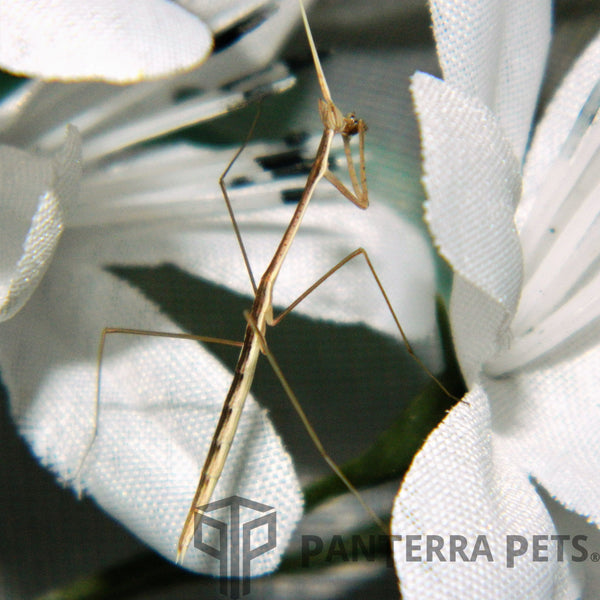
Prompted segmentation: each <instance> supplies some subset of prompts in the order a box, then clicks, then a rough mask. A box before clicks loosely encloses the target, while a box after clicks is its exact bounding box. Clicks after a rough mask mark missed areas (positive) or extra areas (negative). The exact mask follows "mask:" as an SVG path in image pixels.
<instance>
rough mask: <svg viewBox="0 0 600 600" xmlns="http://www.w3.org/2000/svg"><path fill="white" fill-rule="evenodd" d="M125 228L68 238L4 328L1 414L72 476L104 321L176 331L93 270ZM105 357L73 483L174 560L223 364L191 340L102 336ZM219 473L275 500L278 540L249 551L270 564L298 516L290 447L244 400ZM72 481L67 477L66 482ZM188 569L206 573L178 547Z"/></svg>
mask: <svg viewBox="0 0 600 600" xmlns="http://www.w3.org/2000/svg"><path fill="white" fill-rule="evenodd" d="M127 244H128V241H127V236H124V237H122V238H120V239H119V238H118V237H116V236H113V237H112V238H111V237H108V238H107V237H106V236H103V235H97V236H94V235H90V234H89V233H87V232H81V233H79V234H75V233H69V234H68V235H65V236H64V238H63V240H62V242H61V244H60V246H59V252H58V255H57V256H56V258H55V261H54V262H53V264H52V267H51V269H50V270H49V272H48V273H47V276H46V278H45V279H44V281H43V283H42V285H41V286H40V288H39V289H38V291H37V293H36V294H35V295H34V296H33V297H32V299H31V302H30V303H29V304H28V306H27V307H26V308H25V310H23V311H22V312H21V313H20V314H19V315H18V317H16V318H15V319H13V320H12V321H10V322H9V323H8V324H7V325H6V327H4V328H3V329H2V332H1V333H2V338H1V339H2V343H1V345H0V353H1V355H2V366H3V377H5V381H6V383H7V386H8V388H9V393H10V398H11V411H12V414H13V418H14V419H15V421H16V422H17V424H18V426H19V428H20V431H21V433H22V434H23V435H24V436H25V437H26V439H27V440H28V442H29V443H30V444H31V446H32V448H33V450H34V452H35V453H36V455H37V456H38V457H39V458H40V460H41V461H42V462H43V463H44V464H46V465H49V466H50V467H51V468H52V469H53V470H54V471H55V472H56V473H57V475H58V476H59V477H60V478H61V479H63V480H69V479H72V478H73V475H74V473H75V471H76V469H77V467H78V465H79V462H80V460H81V457H82V455H83V452H84V451H85V448H86V446H87V444H88V442H89V440H90V436H91V434H92V431H93V420H94V419H93V414H94V393H95V392H94V390H95V384H96V372H97V371H96V369H97V367H96V353H97V345H98V342H99V336H100V331H101V329H102V327H103V326H107V325H119V324H127V326H133V327H142V328H146V329H156V328H157V327H159V328H162V330H173V329H174V327H173V326H172V325H170V324H169V322H168V321H167V319H165V318H164V317H161V316H160V314H159V313H158V311H157V309H155V308H154V307H151V306H149V305H148V303H147V302H146V301H144V300H142V298H141V297H140V294H139V293H137V292H134V291H132V290H131V289H130V288H129V287H127V286H126V285H125V284H123V283H122V282H119V281H117V279H116V278H115V277H113V276H110V275H108V274H106V273H104V272H102V271H101V270H99V269H98V268H97V267H96V266H95V264H94V261H92V260H90V258H95V259H96V260H102V257H103V256H105V253H104V252H103V250H104V249H105V247H106V246H110V248H111V252H112V253H113V254H114V253H116V251H117V249H120V250H121V251H123V252H124V254H125V255H126V254H127ZM112 337H113V339H110V340H109V344H108V346H107V353H106V357H105V361H104V363H103V366H102V394H101V400H100V402H101V405H100V420H99V434H98V438H97V440H96V442H95V444H94V446H93V447H92V451H91V453H90V455H89V458H88V460H87V461H86V463H85V467H84V470H83V480H82V481H83V485H84V488H85V489H86V491H88V492H89V493H90V494H91V495H92V496H93V497H94V498H95V499H96V501H97V502H98V503H99V504H100V505H101V506H102V507H103V508H104V509H105V510H107V511H108V512H110V513H111V514H112V515H113V516H114V517H115V518H117V519H118V520H120V521H121V522H122V523H123V524H124V525H126V526H127V527H128V528H129V529H131V530H132V531H133V532H134V533H135V534H136V535H138V536H139V537H140V538H142V539H143V540H145V541H146V542H147V543H148V544H150V545H151V546H152V547H154V548H155V549H156V550H157V551H159V552H161V553H162V554H163V555H165V556H166V557H168V558H170V559H171V560H173V559H174V557H175V549H176V543H177V539H178V536H179V533H180V530H181V527H182V525H183V521H184V517H185V515H186V512H187V510H188V508H189V505H190V503H191V499H192V496H193V493H194V491H195V487H196V484H197V481H198V476H199V470H200V467H201V463H202V461H203V458H204V456H205V454H206V451H207V449H208V445H209V443H210V439H211V437H212V433H213V429H214V426H215V423H216V419H217V417H218V413H219V410H220V406H221V404H222V401H223V398H224V395H223V394H224V391H226V388H227V387H228V385H229V382H230V380H231V375H230V374H229V373H228V372H227V371H226V370H225V369H224V368H223V367H222V366H221V365H220V363H219V362H218V361H217V360H216V359H215V358H214V357H213V356H212V355H211V354H210V353H209V352H207V351H206V350H205V349H204V348H201V347H200V346H199V345H198V344H197V343H195V342H189V343H187V342H183V343H182V342H181V340H162V339H161V340H159V339H155V338H146V337H138V336H118V335H115V336H112ZM244 415H245V416H244V417H243V418H242V422H241V424H240V431H239V437H237V441H236V442H235V444H234V447H233V449H232V451H231V455H230V462H229V466H228V467H227V469H226V473H225V475H224V478H223V481H222V482H221V483H220V484H219V488H218V489H217V492H216V493H217V494H218V495H219V497H223V496H230V495H232V494H233V493H237V494H239V495H242V496H244V497H246V498H248V499H250V500H254V501H258V502H263V503H264V504H268V505H270V506H274V507H275V508H276V510H277V513H278V515H277V520H278V538H277V541H278V545H277V550H276V551H274V552H272V553H269V554H265V555H264V561H263V562H261V563H260V564H259V563H258V562H256V564H255V565H253V566H254V568H255V571H253V572H254V573H259V572H266V571H270V570H273V569H274V568H275V566H276V565H277V563H278V560H279V556H280V554H281V553H282V552H283V550H284V549H285V545H286V543H287V540H288V539H289V536H290V535H291V531H292V529H293V527H294V525H295V523H296V521H297V520H298V519H299V517H300V514H301V503H302V500H301V496H300V492H299V487H298V483H297V481H296V479H295V475H294V470H293V467H292V464H291V460H290V458H289V455H288V454H287V453H286V452H285V450H284V449H283V447H282V444H281V441H280V440H279V438H278V436H277V435H276V434H275V432H274V431H273V428H272V426H271V425H270V423H269V422H268V420H267V419H266V417H265V414H264V412H263V411H262V410H261V409H260V408H259V407H258V406H257V405H256V404H255V403H254V402H253V401H252V400H251V399H249V401H248V406H247V407H246V408H245V410H244ZM71 483H73V482H72V481H71ZM185 564H186V566H188V567H189V568H191V569H194V570H201V571H202V572H212V573H215V572H217V569H218V565H217V564H216V561H212V560H208V557H207V555H205V554H203V553H201V552H197V551H195V550H194V549H193V548H191V549H190V551H189V552H188V556H187V559H186V563H185Z"/></svg>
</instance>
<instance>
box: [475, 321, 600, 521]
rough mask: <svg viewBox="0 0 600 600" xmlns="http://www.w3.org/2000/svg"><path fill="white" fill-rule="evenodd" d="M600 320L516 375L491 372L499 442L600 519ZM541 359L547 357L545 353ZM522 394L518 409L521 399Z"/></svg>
mask: <svg viewBox="0 0 600 600" xmlns="http://www.w3.org/2000/svg"><path fill="white" fill-rule="evenodd" d="M599 332H600V326H599V325H596V326H595V327H592V326H590V327H588V330H587V331H586V332H585V335H580V336H577V337H576V338H574V339H572V340H571V341H569V342H567V343H565V344H562V345H561V346H560V347H559V348H557V349H556V351H555V352H553V353H550V354H549V355H547V356H546V357H544V360H543V362H542V363H541V364H534V365H532V367H531V368H530V369H527V370H526V371H524V372H521V373H513V374H512V376H511V377H510V378H505V379H497V380H494V379H490V380H486V383H485V385H486V390H488V394H489V396H490V398H491V399H492V400H493V402H494V412H495V415H496V420H495V425H494V427H495V430H496V431H497V432H498V438H499V441H498V445H499V446H502V447H503V448H506V451H507V452H510V453H511V454H512V455H513V456H515V457H518V460H519V463H520V465H521V466H522V468H523V469H525V470H526V471H527V472H528V473H530V474H531V475H532V477H534V478H535V479H536V480H537V481H538V482H539V483H540V484H541V485H542V486H544V488H545V489H546V490H547V491H548V492H549V494H551V495H552V496H553V497H554V498H555V499H556V500H557V501H558V502H560V503H561V504H563V505H564V506H566V507H567V508H568V509H570V510H574V511H576V512H577V513H579V514H580V515H584V516H585V517H587V519H588V520H589V521H590V522H591V523H595V524H596V525H598V524H600V486H599V485H598V477H597V473H598V471H599V470H600V460H599V456H600V441H599V440H598V430H599V429H600V410H599V408H598V403H597V398H598V384H599V379H598V373H600V346H599V344H598V339H599ZM538 362H539V361H538ZM516 398H519V406H518V410H515V409H516V408H517V407H515V399H516Z"/></svg>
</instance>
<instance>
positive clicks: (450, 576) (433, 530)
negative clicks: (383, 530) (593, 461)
mask: <svg viewBox="0 0 600 600" xmlns="http://www.w3.org/2000/svg"><path fill="white" fill-rule="evenodd" d="M492 420H493V417H492V414H491V412H490V402H489V399H488V398H487V397H486V393H485V391H484V390H483V388H481V387H479V386H476V387H475V388H474V389H472V390H471V392H470V393H469V394H468V395H467V396H465V398H464V402H461V403H460V404H459V405H458V406H457V407H456V408H455V409H453V410H452V412H451V413H450V414H449V415H448V417H447V418H446V419H445V420H444V422H443V423H442V424H441V425H440V426H439V427H438V428H437V429H436V430H435V431H434V432H433V433H432V434H431V436H430V438H429V439H428V441H427V443H426V445H425V446H424V448H423V449H422V450H421V451H420V452H419V454H418V455H417V456H416V458H415V460H414V462H413V464H412V466H411V469H410V471H409V473H408V475H407V477H406V479H405V481H404V483H403V485H402V489H401V491H400V493H399V495H398V497H397V499H396V502H395V505H394V511H393V521H392V532H393V534H394V535H402V536H403V539H402V540H397V541H395V542H394V554H395V557H396V566H397V569H398V572H399V573H400V582H401V589H402V594H403V597H404V598H419V597H423V596H426V597H427V598H509V597H514V596H515V594H516V595H522V597H525V598H540V600H541V599H543V598H557V599H558V598H560V599H563V598H564V599H566V598H575V597H576V596H574V595H572V592H573V589H572V587H571V582H570V574H569V568H570V566H569V562H568V561H554V560H550V561H542V560H540V561H534V560H532V559H531V553H530V554H529V555H528V556H527V557H523V556H518V555H517V552H520V551H521V549H522V548H521V542H522V540H521V539H519V538H516V537H510V536H521V537H522V538H525V539H526V540H528V544H531V543H532V536H534V535H540V536H547V538H546V539H547V540H548V541H550V536H551V535H558V533H559V532H558V530H557V529H556V527H555V525H554V523H553V521H552V519H551V517H550V514H549V513H548V511H547V509H546V506H545V504H544V502H543V500H542V498H540V496H539V495H538V493H536V492H535V491H534V487H533V485H532V483H531V481H530V480H529V477H528V475H527V473H526V472H524V471H523V470H521V469H520V468H519V467H518V465H517V464H516V463H515V462H514V461H513V460H512V459H511V457H509V456H506V455H505V454H504V453H503V452H502V451H501V450H500V451H499V450H498V448H497V441H496V438H495V437H493V436H490V435H489V433H488V432H489V431H490V429H491V426H492ZM442 507H443V508H442ZM409 535H412V536H415V537H414V540H415V541H414V542H412V544H413V546H414V547H416V550H412V551H411V546H410V544H411V542H410V541H409V540H408V539H407V536H409ZM452 536H454V541H453V540H452ZM461 538H464V539H461ZM478 539H479V540H481V541H480V542H479V543H478V542H477V540H478ZM440 544H443V545H440ZM428 546H429V548H432V547H434V546H435V547H438V548H439V553H438V554H437V555H436V554H433V551H432V550H431V549H430V550H429V551H428ZM459 546H460V547H461V548H462V549H463V552H462V554H461V553H459V551H458V550H457V548H458V547H459ZM453 547H454V548H455V550H454V551H453V550H452V548H453ZM550 548H552V546H550ZM428 552H429V554H428ZM529 552H531V551H530V550H529ZM428 556H429V558H427V557H428ZM426 560H428V561H429V563H430V564H425V561H426Z"/></svg>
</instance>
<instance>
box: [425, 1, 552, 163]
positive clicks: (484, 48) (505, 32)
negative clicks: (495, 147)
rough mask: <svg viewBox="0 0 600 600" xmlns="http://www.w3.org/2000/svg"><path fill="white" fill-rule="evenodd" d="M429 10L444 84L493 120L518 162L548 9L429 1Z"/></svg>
mask: <svg viewBox="0 0 600 600" xmlns="http://www.w3.org/2000/svg"><path fill="white" fill-rule="evenodd" d="M430 6H431V14H432V20H433V29H434V33H435V39H436V44H437V49H438V56H439V58H440V64H441V66H442V71H443V73H444V80H445V81H446V82H447V83H450V84H452V85H453V86H456V87H458V88H459V89H461V90H462V91H463V92H464V93H465V94H467V95H469V96H473V97H475V98H477V99H479V100H480V101H481V102H483V103H484V104H486V105H487V106H488V107H489V108H490V109H491V110H492V111H493V112H494V113H495V114H496V116H497V118H498V120H499V121H500V123H501V124H502V127H503V128H504V130H505V132H506V135H507V137H508V139H509V140H510V141H511V144H512V148H513V152H514V153H515V156H517V158H518V159H519V161H520V160H521V159H522V157H523V154H524V152H525V146H526V144H527V140H528V136H529V123H530V122H531V119H532V117H533V112H534V110H535V106H536V102H537V95H538V90H539V87H540V84H541V81H542V77H543V74H544V67H545V63H546V55H547V52H548V47H549V43H550V27H551V3H550V2H549V1H548V0H535V1H534V2H526V3H525V2H518V0H510V1H509V2H506V1H505V0H479V1H477V2H469V1H468V0H460V1H459V2H447V1H445V0H437V1H436V0H433V1H432V2H431V3H430ZM524 56H527V60H523V57H524Z"/></svg>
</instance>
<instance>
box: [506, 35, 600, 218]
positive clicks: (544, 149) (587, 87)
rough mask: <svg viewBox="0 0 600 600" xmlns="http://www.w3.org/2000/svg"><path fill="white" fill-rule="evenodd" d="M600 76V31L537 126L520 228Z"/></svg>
mask: <svg viewBox="0 0 600 600" xmlns="http://www.w3.org/2000/svg"><path fill="white" fill-rule="evenodd" d="M599 79H600V34H599V35H597V36H596V38H595V39H594V41H593V42H592V43H591V44H590V45H589V46H588V48H587V49H586V50H585V52H584V53H583V54H582V55H581V56H580V57H579V58H578V60H577V62H576V63H575V65H574V66H573V68H572V69H571V70H570V71H569V74H568V75H567V77H566V78H565V80H564V82H563V83H562V85H561V86H560V88H559V89H558V91H557V93H556V95H555V96H554V98H553V100H552V102H551V103H550V104H549V105H548V108H547V109H546V112H545V113H544V117H543V118H542V120H541V121H540V123H539V125H538V126H537V127H536V129H535V135H534V137H533V140H532V143H531V149H530V150H529V152H528V153H527V160H526V162H525V167H524V175H523V198H522V199H521V201H520V203H519V208H518V211H517V222H518V224H519V227H522V224H523V222H524V220H525V218H526V217H527V216H528V215H529V213H530V211H531V207H532V205H533V204H534V203H535V202H536V199H537V198H538V197H539V193H540V189H541V188H542V186H543V184H544V183H545V181H546V179H547V175H548V171H549V169H550V167H551V165H552V163H553V162H554V161H555V160H556V159H557V158H558V155H559V152H560V150H561V148H562V146H563V144H564V143H565V140H566V139H567V136H568V135H569V132H570V131H571V129H572V127H573V124H574V123H575V120H576V119H577V116H578V114H579V111H580V110H581V107H582V106H583V105H584V104H585V101H586V100H587V98H588V96H589V95H590V93H591V91H592V89H593V88H594V86H595V85H596V83H597V82H598V80H599Z"/></svg>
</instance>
